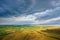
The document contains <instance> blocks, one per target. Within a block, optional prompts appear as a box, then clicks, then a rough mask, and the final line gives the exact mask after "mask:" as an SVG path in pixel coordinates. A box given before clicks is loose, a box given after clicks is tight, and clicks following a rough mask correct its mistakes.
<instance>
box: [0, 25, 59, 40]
mask: <svg viewBox="0 0 60 40" xmlns="http://www.w3.org/2000/svg"><path fill="white" fill-rule="evenodd" d="M0 40H60V26H40V25H15V26H14V25H0Z"/></svg>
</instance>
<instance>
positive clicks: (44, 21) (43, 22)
mask: <svg viewBox="0 0 60 40" xmlns="http://www.w3.org/2000/svg"><path fill="white" fill-rule="evenodd" d="M58 20H60V17H56V18H51V19H48V20H37V21H35V22H34V23H33V24H46V23H51V22H54V21H58Z"/></svg>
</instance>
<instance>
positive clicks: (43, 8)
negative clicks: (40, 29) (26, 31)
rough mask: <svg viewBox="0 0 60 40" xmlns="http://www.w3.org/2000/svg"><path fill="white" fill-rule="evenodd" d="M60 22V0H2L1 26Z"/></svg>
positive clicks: (0, 3) (0, 9) (0, 11)
mask: <svg viewBox="0 0 60 40" xmlns="http://www.w3.org/2000/svg"><path fill="white" fill-rule="evenodd" d="M59 22H60V0H58V1H57V0H46V1H45V0H3V1H2V0H0V25H21V24H60V23H59Z"/></svg>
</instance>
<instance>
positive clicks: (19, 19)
mask: <svg viewBox="0 0 60 40" xmlns="http://www.w3.org/2000/svg"><path fill="white" fill-rule="evenodd" d="M59 9H60V7H57V8H54V9H49V10H45V11H42V12H38V13H34V14H30V15H25V16H18V17H10V18H0V19H1V20H0V24H3V23H6V22H23V21H31V22H33V23H32V24H46V23H50V22H54V21H57V20H60V17H56V18H51V19H47V20H36V19H37V16H39V17H41V16H45V15H47V14H48V15H50V14H51V13H53V12H55V11H56V10H59Z"/></svg>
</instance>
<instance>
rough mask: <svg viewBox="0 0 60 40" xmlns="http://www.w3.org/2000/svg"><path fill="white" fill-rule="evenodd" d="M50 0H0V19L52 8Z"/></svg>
mask: <svg viewBox="0 0 60 40" xmlns="http://www.w3.org/2000/svg"><path fill="white" fill-rule="evenodd" d="M51 1H52V0H0V17H10V16H18V15H22V14H32V13H34V12H38V11H39V10H40V11H41V9H43V10H46V9H50V8H53V6H51V4H50V2H51Z"/></svg>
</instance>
